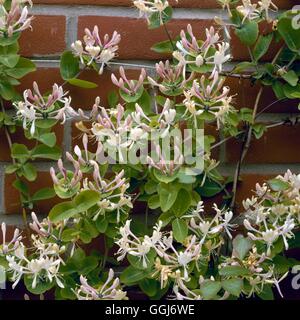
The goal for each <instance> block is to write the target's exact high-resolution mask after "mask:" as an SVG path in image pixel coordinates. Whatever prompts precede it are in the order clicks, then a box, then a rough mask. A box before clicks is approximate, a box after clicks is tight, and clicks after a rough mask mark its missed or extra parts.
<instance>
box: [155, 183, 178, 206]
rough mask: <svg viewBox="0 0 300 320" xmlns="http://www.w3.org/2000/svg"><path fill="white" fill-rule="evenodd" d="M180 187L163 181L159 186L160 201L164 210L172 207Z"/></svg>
mask: <svg viewBox="0 0 300 320" xmlns="http://www.w3.org/2000/svg"><path fill="white" fill-rule="evenodd" d="M177 194H178V188H176V187H174V185H172V184H164V183H161V184H160V186H159V202H160V207H161V210H162V211H163V212H166V211H168V210H170V209H171V207H172V206H173V204H174V203H175V201H176V198H177Z"/></svg>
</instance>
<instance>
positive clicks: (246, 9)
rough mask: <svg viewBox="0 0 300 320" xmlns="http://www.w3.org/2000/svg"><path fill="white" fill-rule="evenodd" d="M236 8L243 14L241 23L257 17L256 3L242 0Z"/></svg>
mask: <svg viewBox="0 0 300 320" xmlns="http://www.w3.org/2000/svg"><path fill="white" fill-rule="evenodd" d="M237 10H238V11H239V12H240V13H241V14H242V15H243V20H242V23H244V22H245V20H246V19H249V20H255V19H257V18H258V17H259V11H258V10H257V3H254V4H252V3H251V0H243V1H242V5H241V6H238V7H237Z"/></svg>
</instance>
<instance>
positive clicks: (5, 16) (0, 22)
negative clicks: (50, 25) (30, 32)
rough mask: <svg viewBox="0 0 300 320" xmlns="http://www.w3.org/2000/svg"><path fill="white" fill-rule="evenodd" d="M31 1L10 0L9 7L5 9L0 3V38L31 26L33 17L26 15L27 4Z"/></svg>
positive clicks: (10, 35) (8, 36)
mask: <svg viewBox="0 0 300 320" xmlns="http://www.w3.org/2000/svg"><path fill="white" fill-rule="evenodd" d="M27 2H28V3H29V4H30V5H32V2H31V1H20V0H12V1H11V5H10V9H9V10H8V11H7V10H6V9H5V7H4V5H3V4H1V3H0V38H2V37H3V38H10V37H12V36H13V35H15V34H18V33H20V32H22V31H24V30H26V29H28V28H31V22H32V20H33V17H28V9H27V6H23V4H25V3H27Z"/></svg>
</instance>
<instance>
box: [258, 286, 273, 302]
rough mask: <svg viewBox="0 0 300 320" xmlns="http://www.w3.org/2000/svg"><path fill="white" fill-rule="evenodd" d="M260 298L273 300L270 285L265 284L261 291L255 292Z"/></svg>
mask: <svg viewBox="0 0 300 320" xmlns="http://www.w3.org/2000/svg"><path fill="white" fill-rule="evenodd" d="M257 295H258V296H259V297H260V298H261V299H262V300H274V293H273V290H272V285H270V284H265V285H264V289H263V291H262V292H260V293H258V294H257Z"/></svg>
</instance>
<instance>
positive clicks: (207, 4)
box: [33, 0, 219, 9]
mask: <svg viewBox="0 0 300 320" xmlns="http://www.w3.org/2000/svg"><path fill="white" fill-rule="evenodd" d="M33 2H34V3H36V4H38V3H43V4H90V5H100V6H125V7H131V6H133V4H132V2H133V1H132V0H34V1H33ZM170 4H171V5H172V6H173V7H181V8H203V9H204V8H218V7H219V5H218V3H217V1H216V0H201V1H199V0H181V1H178V3H177V2H176V1H175V0H171V1H170Z"/></svg>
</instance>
